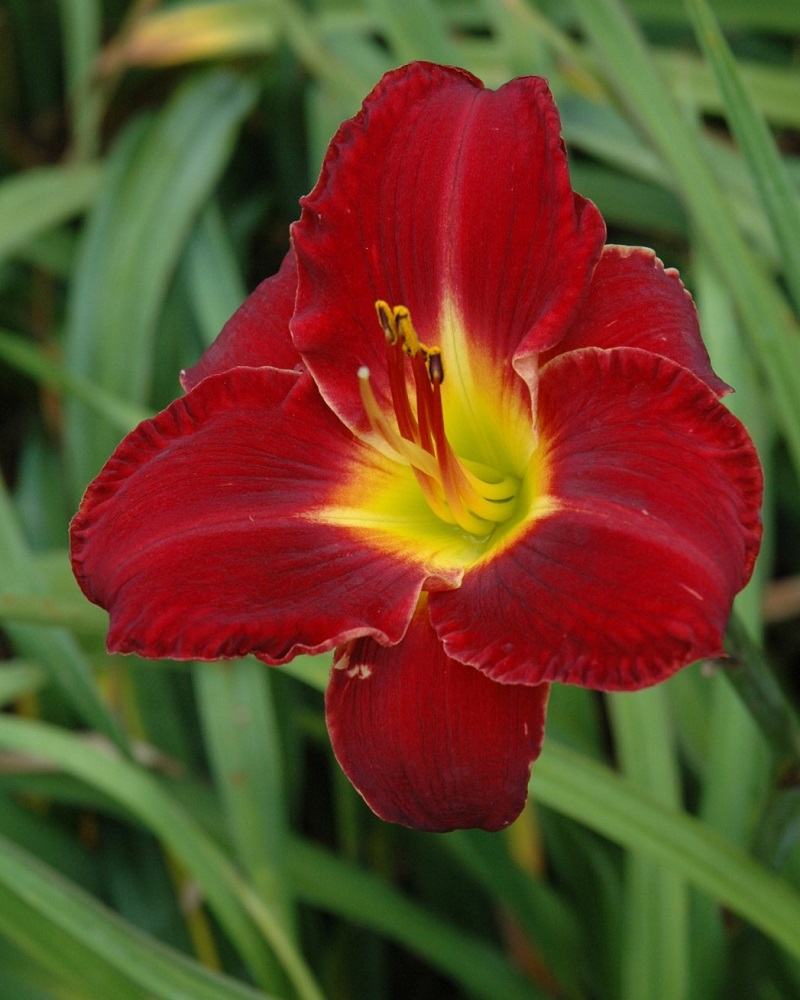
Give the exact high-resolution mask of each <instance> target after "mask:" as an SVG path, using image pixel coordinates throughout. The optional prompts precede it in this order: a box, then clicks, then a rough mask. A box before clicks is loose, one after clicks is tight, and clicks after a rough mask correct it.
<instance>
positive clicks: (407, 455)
mask: <svg viewBox="0 0 800 1000" xmlns="http://www.w3.org/2000/svg"><path fill="white" fill-rule="evenodd" d="M375 311H376V313H377V315H378V321H379V323H380V325H381V328H382V330H383V332H384V334H385V336H386V341H387V344H388V348H389V349H388V351H387V362H388V365H389V369H388V376H389V385H390V388H391V394H392V406H393V409H394V413H395V417H396V421H397V423H396V426H393V425H392V424H390V423H389V422H388V421H387V420H386V417H385V416H384V414H383V412H382V410H381V407H380V406H379V404H378V401H377V400H376V398H375V395H374V393H373V391H372V387H371V385H370V377H369V369H368V368H366V367H362V368H360V369H359V371H358V378H359V388H360V392H361V401H362V404H363V406H364V410H365V412H366V415H367V418H368V420H369V423H370V426H371V427H372V430H373V431H374V432H375V433H376V434H377V435H378V436H379V437H381V438H382V439H383V441H384V442H385V444H386V445H387V446H388V449H389V453H390V455H391V457H392V458H394V459H395V460H396V461H398V462H402V463H404V464H408V465H410V466H411V469H412V471H413V473H414V475H415V476H416V478H417V481H418V483H419V485H420V488H421V490H422V492H423V495H424V496H425V499H426V501H427V502H428V504H429V506H430V507H431V509H432V510H433V512H434V513H435V514H436V515H437V516H438V517H440V518H441V519H442V520H443V521H445V522H447V523H448V524H457V525H458V526H459V527H460V528H461V529H462V530H464V531H466V532H468V533H469V534H471V535H473V536H475V537H476V538H487V537H488V536H489V535H491V533H492V531H493V530H494V528H495V525H497V524H500V523H502V522H503V521H506V520H508V518H510V517H511V516H512V515H513V513H514V510H515V508H516V504H517V495H518V493H519V482H518V481H517V480H516V479H514V478H512V477H511V476H505V475H503V474H502V473H500V472H498V471H497V470H496V469H493V468H491V467H490V466H486V465H482V464H481V463H479V462H473V461H470V460H469V459H464V458H461V457H460V456H459V455H457V454H456V453H455V452H454V450H453V448H452V445H451V444H450V442H449V440H448V438H447V432H446V429H445V424H444V414H443V412H442V397H441V384H442V382H443V380H444V365H443V363H442V355H441V348H439V347H428V346H427V345H426V344H423V343H422V342H421V341H420V339H419V336H418V335H417V331H416V330H415V329H414V324H413V323H412V322H411V316H410V314H409V311H408V309H407V308H406V307H405V306H394V307H392V306H390V305H389V304H388V302H385V301H384V300H383V299H378V300H377V302H376V303H375ZM398 348H401V350H398ZM404 354H405V355H406V357H408V358H409V359H411V360H410V367H411V372H412V373H413V385H414V391H415V396H414V397H412V396H411V394H410V388H411V385H410V382H409V379H408V374H407V372H408V370H407V368H406V366H405V364H404V360H403V355H404ZM426 375H427V378H426Z"/></svg>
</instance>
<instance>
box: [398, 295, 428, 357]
mask: <svg viewBox="0 0 800 1000" xmlns="http://www.w3.org/2000/svg"><path fill="white" fill-rule="evenodd" d="M394 321H395V324H396V327H397V335H398V337H399V338H400V340H401V342H402V344H403V350H404V351H405V352H406V354H409V355H411V357H412V358H413V357H414V356H415V355H416V354H417V352H418V351H419V349H420V347H421V346H422V345H421V344H420V342H419V337H418V336H417V331H416V330H415V329H414V324H413V323H412V322H411V316H410V315H409V312H408V309H406V307H405V306H395V307H394Z"/></svg>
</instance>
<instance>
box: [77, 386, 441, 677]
mask: <svg viewBox="0 0 800 1000" xmlns="http://www.w3.org/2000/svg"><path fill="white" fill-rule="evenodd" d="M374 458H378V460H381V461H382V459H380V458H379V457H378V456H377V453H375V452H374V451H373V450H372V449H370V448H368V447H367V446H365V445H363V444H361V443H360V442H359V441H357V440H355V439H354V438H353V436H352V435H351V433H350V432H349V431H347V430H346V429H345V428H344V427H343V425H342V424H341V423H340V422H339V421H338V420H337V419H336V417H335V416H334V415H333V414H332V413H331V412H330V410H328V409H327V407H325V405H324V404H323V403H322V401H321V400H320V398H319V394H318V393H317V390H316V387H315V386H314V384H313V381H312V380H311V378H310V376H308V375H307V374H306V375H298V374H297V373H294V372H284V371H277V370H274V369H269V368H258V369H255V368H237V369H234V370H233V371H230V372H227V373H224V374H222V375H215V376H211V377H209V378H207V379H204V380H203V381H202V382H201V383H200V384H199V385H198V386H197V388H195V389H194V390H192V392H190V393H189V395H187V396H185V397H184V398H182V399H179V400H177V401H176V402H175V403H173V404H172V405H171V406H170V407H169V408H168V409H167V410H165V411H164V412H163V413H161V414H159V415H158V416H157V417H156V418H155V419H154V420H151V421H148V422H146V423H144V424H142V425H140V426H139V427H138V428H137V429H136V430H134V431H133V432H132V433H131V434H130V435H129V436H128V437H127V438H126V439H125V440H124V441H123V442H122V444H120V446H119V447H118V448H117V451H116V452H115V453H114V455H113V456H112V457H111V459H110V460H109V461H108V463H107V464H106V466H105V468H104V469H103V471H102V472H101V473H100V475H99V476H98V478H97V479H96V480H95V481H94V483H92V484H91V486H90V487H89V489H88V490H87V493H86V496H85V497H84V500H83V503H82V505H81V509H80V511H79V512H78V514H77V515H76V517H75V519H74V521H73V524H72V552H73V566H74V570H75V574H76V576H77V578H78V581H79V582H80V584H81V586H82V587H83V589H84V591H85V593H86V595H87V596H88V597H89V598H90V600H92V601H94V602H95V603H97V604H100V605H102V606H103V607H105V608H107V609H108V611H109V613H110V615H111V627H110V632H109V637H108V644H109V648H110V649H111V650H112V651H114V652H133V653H139V654H140V655H143V656H149V657H159V658H160V657H165V658H172V659H202V660H207V659H216V658H218V657H227V656H240V655H243V654H245V653H248V652H256V653H257V654H258V655H259V656H261V657H262V658H264V659H266V660H267V661H268V662H285V661H286V660H288V659H290V658H291V657H292V656H293V655H294V654H296V653H298V652H319V651H322V650H325V649H330V648H332V647H333V646H334V645H336V644H338V643H341V642H345V641H348V640H349V639H352V638H355V637H356V636H358V635H365V634H367V635H373V636H376V637H377V638H378V639H380V641H381V642H396V641H397V640H398V639H400V637H401V636H402V635H403V633H404V632H405V630H406V627H407V624H408V621H409V619H410V617H411V615H412V614H413V611H414V608H415V606H416V601H417V597H418V594H419V591H420V588H421V586H422V585H423V583H424V582H425V580H426V571H425V570H424V569H423V568H421V567H420V565H419V562H418V561H416V562H415V561H414V559H413V557H411V556H409V557H408V558H407V559H406V558H404V557H403V556H400V555H394V556H393V555H392V554H391V553H386V552H382V551H380V550H377V549H372V548H370V547H369V546H367V545H364V544H361V545H359V544H357V542H356V541H355V536H354V534H353V533H352V532H351V531H349V530H348V529H346V528H344V527H341V526H336V525H333V524H329V523H326V522H325V521H324V520H321V515H322V514H324V510H325V502H326V498H327V497H329V496H331V495H332V494H334V495H335V493H336V490H337V488H338V487H339V484H340V482H341V481H342V480H345V481H353V480H354V479H356V478H357V477H358V476H359V474H360V473H362V472H363V473H364V474H366V473H368V472H369V471H370V470H371V468H372V466H371V464H370V463H371V462H372V461H373V459H374Z"/></svg>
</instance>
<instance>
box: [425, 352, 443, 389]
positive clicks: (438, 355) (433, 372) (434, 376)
mask: <svg viewBox="0 0 800 1000" xmlns="http://www.w3.org/2000/svg"><path fill="white" fill-rule="evenodd" d="M425 367H426V368H427V369H428V378H429V379H430V380H431V382H438V383H439V385H441V384H442V382H444V365H443V364H442V351H441V348H439V347H430V348H428V349H427V350H426V351H425Z"/></svg>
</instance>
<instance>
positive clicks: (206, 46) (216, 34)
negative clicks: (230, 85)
mask: <svg viewBox="0 0 800 1000" xmlns="http://www.w3.org/2000/svg"><path fill="white" fill-rule="evenodd" d="M277 41H278V25H277V24H276V21H275V17H274V16H271V14H270V10H269V7H268V5H267V4H266V3H265V2H264V0H223V2H221V3H220V2H217V3H185V4H182V5H181V6H180V7H176V8H172V9H169V10H153V11H149V12H147V13H145V14H144V16H141V17H137V18H136V19H135V20H134V21H133V23H132V24H131V26H130V30H129V31H126V32H125V33H124V34H123V35H122V36H121V37H120V38H119V39H118V40H116V41H114V42H112V44H111V45H109V46H108V48H107V49H106V50H105V52H104V53H103V55H102V59H101V62H100V67H101V70H102V72H103V73H105V74H109V73H114V72H117V71H119V70H120V69H126V68H128V67H131V66H174V65H178V64H180V63H186V62H192V61H194V60H198V59H224V58H226V57H231V56H242V55H252V54H255V53H257V54H260V55H266V54H267V53H269V52H272V51H273V50H274V49H275V46H276V44H277Z"/></svg>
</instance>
